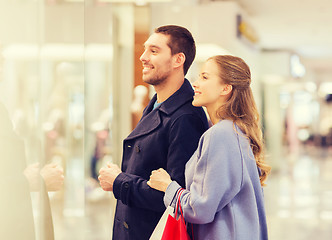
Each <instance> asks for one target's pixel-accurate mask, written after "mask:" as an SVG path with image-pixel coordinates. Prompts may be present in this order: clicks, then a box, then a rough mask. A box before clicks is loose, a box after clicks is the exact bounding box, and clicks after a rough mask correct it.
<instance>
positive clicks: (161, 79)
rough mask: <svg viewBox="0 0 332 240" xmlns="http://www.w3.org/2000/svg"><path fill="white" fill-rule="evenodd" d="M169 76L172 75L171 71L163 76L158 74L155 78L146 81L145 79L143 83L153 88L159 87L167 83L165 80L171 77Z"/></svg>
mask: <svg viewBox="0 0 332 240" xmlns="http://www.w3.org/2000/svg"><path fill="white" fill-rule="evenodd" d="M169 75H170V71H168V72H166V73H164V74H162V75H160V74H157V76H153V77H151V78H148V79H146V80H144V78H143V81H144V82H146V83H147V84H150V85H152V86H158V85H160V84H162V83H163V82H165V80H166V79H167V78H168V77H169Z"/></svg>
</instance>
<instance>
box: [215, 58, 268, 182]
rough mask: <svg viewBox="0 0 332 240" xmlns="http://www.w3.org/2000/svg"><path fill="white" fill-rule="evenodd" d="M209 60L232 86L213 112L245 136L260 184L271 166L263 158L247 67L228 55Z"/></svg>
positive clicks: (257, 116) (256, 112)
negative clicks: (228, 120)
mask: <svg viewBox="0 0 332 240" xmlns="http://www.w3.org/2000/svg"><path fill="white" fill-rule="evenodd" d="M209 60H213V61H215V63H217V65H218V67H219V76H220V78H221V79H222V81H223V83H226V84H229V85H231V86H232V88H233V90H232V93H231V95H230V97H229V99H228V100H227V101H226V102H225V103H224V104H223V105H222V106H221V107H220V108H219V109H218V110H217V116H218V117H219V118H220V119H231V120H233V122H234V123H235V124H236V125H237V126H238V127H239V128H240V129H241V131H242V132H243V133H244V134H245V135H246V136H247V137H248V138H249V140H250V146H251V149H252V151H253V154H254V156H255V160H256V164H257V166H258V167H259V169H260V170H261V174H260V182H261V185H262V186H264V185H265V184H264V181H265V180H266V178H267V176H268V175H269V173H270V171H271V167H270V166H269V165H267V164H266V163H265V162H264V151H263V150H264V146H263V145H264V143H263V136H262V130H261V127H260V122H259V114H258V110H257V107H256V103H255V100H254V97H253V94H252V91H251V88H250V83H251V73H250V69H249V67H248V65H247V64H246V63H245V62H244V61H243V60H242V59H241V58H238V57H234V56H230V55H218V56H214V57H211V58H209Z"/></svg>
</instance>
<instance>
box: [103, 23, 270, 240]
mask: <svg viewBox="0 0 332 240" xmlns="http://www.w3.org/2000/svg"><path fill="white" fill-rule="evenodd" d="M144 47H145V50H144V52H143V54H142V56H141V58H140V60H141V61H142V63H143V80H144V81H145V82H147V83H148V84H151V85H153V86H154V88H155V91H156V95H155V96H154V97H153V98H152V100H151V101H150V103H149V105H148V106H147V107H146V109H145V110H144V112H143V116H142V118H141V120H140V122H139V123H138V125H137V127H136V128H135V129H134V130H133V132H132V133H131V134H130V135H129V136H128V137H127V138H126V139H125V140H124V143H123V159H122V166H121V169H120V168H119V167H118V166H117V165H115V164H108V166H107V167H104V168H102V169H101V170H100V172H99V173H100V175H99V181H100V185H101V187H102V188H103V189H104V190H105V191H113V194H114V196H115V198H116V199H117V207H116V213H115V219H114V226H113V240H135V239H137V240H148V239H149V237H150V235H151V234H152V232H153V230H154V228H155V226H156V225H157V223H158V221H159V219H160V217H161V215H162V214H163V211H164V210H165V206H168V205H175V200H176V199H175V196H176V194H177V192H178V191H179V190H180V189H182V188H185V191H184V192H183V194H182V195H181V199H180V201H181V206H182V208H183V214H184V218H185V220H186V221H188V222H190V223H193V229H194V239H195V240H200V239H210V240H219V239H237V240H241V239H243V240H250V239H252V240H258V239H260V240H264V239H267V226H266V217H265V210H264V200H263V192H262V186H263V185H264V180H265V179H266V177H267V175H268V174H269V172H270V167H269V166H267V165H266V164H265V163H264V158H263V140H262V133H261V129H260V127H259V115H258V112H257V109H256V104H255V101H254V98H253V95H252V91H251V88H250V82H251V77H250V70H249V67H248V66H247V64H246V63H245V62H244V61H243V60H242V59H240V58H238V57H234V56H214V57H211V58H209V59H208V60H207V61H206V62H205V64H204V66H203V68H202V71H201V73H200V75H199V79H198V80H197V81H195V82H194V84H193V87H194V90H195V91H193V89H192V87H191V85H190V83H189V82H188V80H186V79H185V78H184V76H185V74H186V73H187V71H188V69H189V67H190V65H191V63H192V62H193V60H194V58H195V53H196V48H195V42H194V39H193V37H192V35H191V33H190V32H189V31H188V30H187V29H185V28H183V27H179V26H174V25H167V26H162V27H159V28H157V29H156V30H155V32H154V33H153V34H152V35H151V36H150V37H149V38H148V40H147V41H146V42H145V44H144ZM202 106H205V107H206V109H207V111H208V114H209V117H210V120H211V122H212V124H213V126H212V127H211V128H209V129H208V122H207V119H206V116H205V113H204V111H203V109H202V108H201V107H202ZM207 129H208V130H207ZM188 160H189V161H188Z"/></svg>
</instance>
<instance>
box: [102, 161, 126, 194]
mask: <svg viewBox="0 0 332 240" xmlns="http://www.w3.org/2000/svg"><path fill="white" fill-rule="evenodd" d="M120 173H121V169H120V168H119V167H118V165H116V164H113V163H109V164H107V167H102V168H101V169H100V171H99V177H98V179H99V182H100V186H101V188H102V189H103V190H104V191H113V183H114V180H115V178H116V177H117V176H118V175H119V174H120Z"/></svg>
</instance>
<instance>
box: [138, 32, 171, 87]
mask: <svg viewBox="0 0 332 240" xmlns="http://www.w3.org/2000/svg"><path fill="white" fill-rule="evenodd" d="M168 40H169V36H167V35H164V34H161V33H153V34H152V35H151V36H150V37H149V39H148V40H147V41H146V42H145V43H144V48H145V50H144V52H143V54H142V55H141V57H140V60H141V62H142V63H143V81H144V82H146V83H148V84H151V85H159V84H161V83H163V82H164V81H165V80H166V79H167V78H168V77H169V75H170V74H171V72H172V70H173V68H172V54H171V49H170V48H169V47H168V45H167V42H168Z"/></svg>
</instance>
